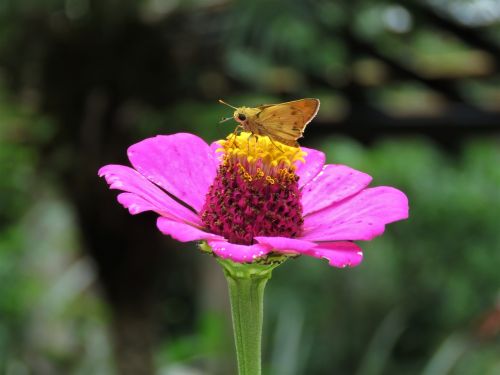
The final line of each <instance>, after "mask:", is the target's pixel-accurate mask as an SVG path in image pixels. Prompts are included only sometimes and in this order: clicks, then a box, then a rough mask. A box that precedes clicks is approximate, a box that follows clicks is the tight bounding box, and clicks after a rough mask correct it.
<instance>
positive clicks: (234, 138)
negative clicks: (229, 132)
mask: <svg viewBox="0 0 500 375" xmlns="http://www.w3.org/2000/svg"><path fill="white" fill-rule="evenodd" d="M238 129H243V126H241V125H240V124H238V126H237V127H236V128H234V131H233V137H232V139H231V140H232V142H233V143H232V144H231V146H234V142H235V141H236V137H237V136H238Z"/></svg>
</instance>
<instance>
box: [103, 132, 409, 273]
mask: <svg viewBox="0 0 500 375" xmlns="http://www.w3.org/2000/svg"><path fill="white" fill-rule="evenodd" d="M128 157H129V160H130V162H131V163H132V166H133V167H134V168H135V169H134V168H130V167H127V166H123V165H107V166H105V167H102V168H101V169H100V170H99V176H101V177H105V179H106V181H107V182H108V184H109V186H110V188H111V189H118V190H122V191H123V192H122V193H120V194H119V195H118V201H119V202H120V203H121V204H122V205H123V206H124V207H126V208H128V210H129V212H130V213H131V214H132V215H135V214H138V213H141V212H144V211H154V212H156V213H157V214H158V215H159V217H158V219H157V226H158V228H159V230H160V231H161V232H163V233H164V234H168V235H170V236H172V237H173V238H175V239H176V240H178V241H181V242H187V241H206V242H207V243H208V245H209V246H210V247H211V249H212V250H213V252H214V253H215V254H216V255H217V256H219V257H222V258H229V259H231V260H233V261H235V262H252V261H253V260H255V259H261V258H262V257H265V256H266V255H269V254H270V253H283V254H303V255H308V256H312V257H315V258H325V259H328V261H329V263H330V265H332V266H334V267H345V266H356V265H358V264H359V263H361V261H362V258H363V253H362V250H361V248H360V247H359V246H358V245H357V244H355V243H353V242H352V241H357V240H361V241H365V240H371V239H373V238H374V237H376V236H378V235H381V234H382V233H383V232H384V230H385V225H386V224H388V223H392V222H394V221H398V220H402V219H406V218H407V217H408V200H407V198H406V196H405V194H403V193H402V192H401V191H399V190H397V189H394V188H392V187H387V186H379V187H373V188H368V187H367V186H368V184H369V183H370V182H371V179H372V178H371V177H370V176H369V175H367V174H365V173H363V172H360V171H357V170H355V169H352V168H349V167H347V166H344V165H335V164H327V165H325V155H324V154H323V153H322V152H320V151H317V150H314V149H306V148H301V149H297V148H293V147H287V146H283V145H281V144H280V145H279V147H278V146H276V145H275V144H274V143H273V142H269V140H268V139H267V137H259V138H258V140H257V139H256V138H253V137H250V136H249V135H248V133H246V134H245V133H242V134H241V135H239V136H238V137H236V138H235V137H233V138H232V139H231V136H230V137H228V140H227V141H219V143H213V144H212V145H208V144H206V143H205V142H204V141H203V140H202V139H200V138H199V137H197V136H195V135H192V134H187V133H177V134H173V135H162V136H157V137H154V138H148V139H145V140H143V141H141V142H139V143H136V144H134V145H132V146H131V147H130V148H129V149H128Z"/></svg>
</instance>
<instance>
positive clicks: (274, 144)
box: [268, 136, 285, 154]
mask: <svg viewBox="0 0 500 375" xmlns="http://www.w3.org/2000/svg"><path fill="white" fill-rule="evenodd" d="M268 138H269V140H270V141H271V143H272V144H273V146H274V147H276V148H277V149H278V150H280V151H281V153H283V154H284V153H285V151H283V150H282V149H281V148H279V147H278V145H277V144H276V143H274V141H273V139H272V138H271V137H269V136H268Z"/></svg>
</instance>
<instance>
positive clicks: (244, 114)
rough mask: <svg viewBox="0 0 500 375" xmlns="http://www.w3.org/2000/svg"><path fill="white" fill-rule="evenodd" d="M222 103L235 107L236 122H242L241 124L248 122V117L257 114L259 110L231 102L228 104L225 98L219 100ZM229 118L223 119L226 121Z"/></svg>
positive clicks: (234, 116)
mask: <svg viewBox="0 0 500 375" xmlns="http://www.w3.org/2000/svg"><path fill="white" fill-rule="evenodd" d="M219 102H220V103H222V104H225V105H227V106H228V107H231V108H233V109H234V110H235V111H234V113H233V118H234V119H235V121H236V122H238V123H240V124H241V125H244V124H246V123H247V122H248V119H249V118H251V117H253V116H255V115H256V114H257V113H258V112H259V110H258V109H257V108H250V107H234V106H232V105H231V104H228V103H226V102H224V101H223V100H219ZM226 120H228V119H223V121H226Z"/></svg>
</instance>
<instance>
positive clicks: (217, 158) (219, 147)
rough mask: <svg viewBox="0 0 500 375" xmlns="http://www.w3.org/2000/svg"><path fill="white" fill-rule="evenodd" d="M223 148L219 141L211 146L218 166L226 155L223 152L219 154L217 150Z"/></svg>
mask: <svg viewBox="0 0 500 375" xmlns="http://www.w3.org/2000/svg"><path fill="white" fill-rule="evenodd" d="M221 148H222V146H221V145H220V144H219V141H215V142H212V143H211V144H210V150H211V152H212V155H213V156H214V159H215V160H216V162H217V165H219V164H220V161H221V159H222V156H223V154H224V152H223V151H219V152H217V150H220V149H221Z"/></svg>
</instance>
